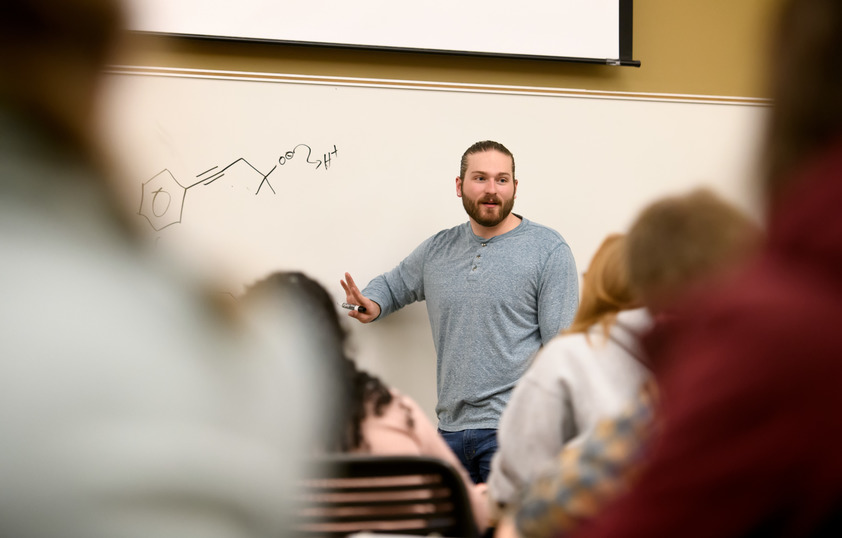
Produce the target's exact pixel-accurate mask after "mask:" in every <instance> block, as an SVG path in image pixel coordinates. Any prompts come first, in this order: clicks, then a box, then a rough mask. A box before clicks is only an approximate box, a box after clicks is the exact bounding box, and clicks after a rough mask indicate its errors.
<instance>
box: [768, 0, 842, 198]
mask: <svg viewBox="0 0 842 538" xmlns="http://www.w3.org/2000/svg"><path fill="white" fill-rule="evenodd" d="M774 35H775V36H776V38H775V40H774V42H773V43H772V51H771V54H770V55H769V56H770V58H769V61H770V65H769V66H768V67H769V72H770V74H771V79H770V81H769V82H770V86H771V88H770V94H771V97H772V101H773V106H772V110H771V113H770V118H769V125H768V129H767V130H766V140H765V148H764V154H763V159H762V165H763V166H764V167H765V170H764V181H765V189H766V193H767V195H768V196H769V197H770V198H772V199H773V200H774V199H776V198H777V197H778V196H779V195H780V194H781V191H782V190H784V189H785V187H786V185H787V184H788V183H789V182H790V181H791V179H792V178H791V175H792V173H793V171H795V170H796V169H798V168H799V167H800V166H801V165H802V164H804V162H805V161H806V160H808V159H810V157H811V156H812V155H813V154H814V153H816V152H819V151H821V150H823V149H824V148H825V147H827V146H828V145H830V144H832V143H833V142H834V141H836V140H838V139H839V138H842V54H840V52H842V2H840V1H839V0H793V1H790V2H787V3H786V4H785V5H784V7H783V10H782V11H781V13H780V18H779V22H778V28H777V32H776V33H775V34H774Z"/></svg>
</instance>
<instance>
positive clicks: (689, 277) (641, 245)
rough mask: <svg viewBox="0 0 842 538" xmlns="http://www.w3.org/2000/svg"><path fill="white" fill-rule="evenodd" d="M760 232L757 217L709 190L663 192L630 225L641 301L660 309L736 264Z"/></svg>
mask: <svg viewBox="0 0 842 538" xmlns="http://www.w3.org/2000/svg"><path fill="white" fill-rule="evenodd" d="M759 238H760V229H759V227H758V226H757V224H756V223H754V222H753V221H752V220H751V219H750V218H749V217H748V216H747V215H746V214H745V213H743V212H742V211H740V210H739V209H737V208H736V207H735V206H733V205H731V204H730V203H728V202H726V201H725V200H723V199H722V198H720V197H719V196H717V195H716V194H714V193H713V192H712V191H710V190H707V189H698V190H694V191H692V192H690V193H687V194H683V195H677V196H669V197H665V198H661V199H659V200H657V201H655V202H653V203H652V204H650V205H649V206H647V207H645V208H644V209H643V211H641V213H640V214H639V215H638V217H637V219H636V220H635V221H634V222H633V223H632V225H631V228H630V229H629V232H628V237H627V251H626V255H627V256H628V263H629V278H630V280H631V283H632V286H633V287H634V289H635V290H637V292H638V293H639V295H640V298H641V299H642V301H643V303H644V304H645V305H646V306H647V307H649V308H650V309H651V310H652V311H653V312H659V311H662V310H664V309H666V308H668V307H669V305H670V304H671V303H672V302H674V301H675V300H677V299H679V298H680V297H681V296H682V295H683V294H684V293H687V292H689V291H691V290H692V289H694V288H696V287H699V286H702V285H704V283H705V282H707V281H708V280H712V279H714V278H716V277H717V276H718V275H720V274H721V273H723V272H725V271H726V270H727V269H729V268H731V267H734V266H736V264H737V263H738V261H739V260H741V259H743V258H744V257H745V256H747V255H748V253H750V252H752V251H753V250H754V249H755V248H756V246H757V245H758V242H759Z"/></svg>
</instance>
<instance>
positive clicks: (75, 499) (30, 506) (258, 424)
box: [0, 0, 306, 538]
mask: <svg viewBox="0 0 842 538" xmlns="http://www.w3.org/2000/svg"><path fill="white" fill-rule="evenodd" d="M2 12H3V14H2V16H0V49H2V50H3V53H2V54H0V260H2V261H0V296H2V298H3V300H2V301H0V335H2V336H0V477H2V483H3V486H2V488H0V535H2V536H15V537H45V536H66V537H87V538H105V537H114V536H122V537H148V536H156V537H173V538H174V537H179V538H190V537H210V536H240V537H247V536H254V537H258V536H283V535H284V533H285V529H286V527H285V521H284V518H283V508H284V502H285V498H286V496H285V494H286V490H285V487H286V486H285V484H287V483H289V481H290V478H291V477H292V476H293V467H292V465H293V462H294V458H295V457H297V456H299V455H300V454H299V453H298V452H296V451H295V450H294V439H290V438H288V437H287V433H288V431H289V430H290V429H293V430H302V429H304V428H305V426H304V424H306V423H299V422H297V420H296V416H297V415H292V414H291V413H290V412H289V410H288V404H289V402H290V401H300V398H299V396H301V397H303V396H305V395H306V393H305V394H303V395H299V394H298V393H297V392H296V391H295V387H294V386H290V384H289V383H287V382H286V381H285V377H284V375H285V368H284V365H283V364H282V363H280V362H278V361H275V360H273V359H272V357H270V356H269V355H268V354H265V353H263V352H262V351H260V348H262V347H263V346H262V344H261V345H260V346H257V345H255V346H252V345H250V344H246V343H244V342H243V341H241V340H240V335H241V334H245V333H241V332H240V328H242V327H243V326H242V325H239V324H237V322H236V319H235V318H232V317H230V314H231V313H230V312H226V311H225V310H223V309H222V308H221V307H219V305H217V304H216V303H214V302H213V301H212V299H209V298H208V297H209V296H206V295H205V294H204V293H203V287H202V286H200V285H199V284H198V283H196V282H192V281H189V280H187V279H185V278H182V277H181V276H178V275H177V274H176V272H175V271H174V270H173V267H172V266H170V265H168V264H166V263H165V261H164V260H160V259H158V258H153V257H151V256H149V255H148V254H147V253H145V252H144V251H143V250H142V249H141V247H140V245H139V244H140V242H139V241H136V238H135V237H134V236H133V235H132V234H131V232H130V226H128V225H127V224H126V221H124V220H123V219H122V218H121V212H120V209H119V207H118V206H117V205H116V204H115V203H114V201H113V200H112V197H111V194H110V191H109V190H108V187H107V180H106V177H107V173H106V172H105V168H104V167H103V166H102V165H101V163H102V162H104V159H103V156H104V155H105V154H106V153H107V151H106V148H103V147H102V146H100V145H99V144H98V143H97V140H96V132H95V129H94V125H95V124H96V117H97V115H96V106H97V103H98V100H97V95H98V89H99V85H100V82H101V78H100V76H101V71H102V69H103V68H104V67H105V66H106V65H107V64H108V63H109V62H110V61H111V60H112V54H113V52H114V50H115V46H116V43H117V42H118V41H119V39H120V35H121V33H120V31H121V22H122V12H121V10H120V9H119V5H118V4H117V3H115V2H111V1H109V0H62V1H61V2H54V1H51V0H7V1H4V2H3V8H2ZM277 333H278V334H280V335H281V336H282V337H284V342H290V343H291V342H295V338H294V334H288V333H287V331H286V330H285V329H284V326H283V325H282V326H280V327H278V329H277ZM284 342H279V343H278V345H279V346H280V345H284ZM267 345H268V344H267ZM301 351H302V353H300V355H303V356H306V353H304V352H305V351H306V350H301ZM288 398H289V400H288Z"/></svg>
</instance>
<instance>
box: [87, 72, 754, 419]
mask: <svg viewBox="0 0 842 538" xmlns="http://www.w3.org/2000/svg"><path fill="white" fill-rule="evenodd" d="M107 82H108V93H107V95H108V96H109V97H108V99H107V100H106V101H104V103H103V106H104V107H105V109H106V110H105V114H104V117H105V118H106V120H105V124H104V125H103V132H104V134H105V135H106V136H107V137H108V139H109V140H110V141H111V142H112V143H113V144H114V150H115V154H116V157H117V159H118V162H119V163H120V170H121V173H120V187H121V192H122V194H123V196H124V198H125V201H126V204H127V206H128V207H129V208H130V209H131V210H132V211H133V212H134V213H135V219H136V220H135V221H136V223H137V224H138V226H139V227H140V229H141V230H142V231H143V233H144V235H145V236H146V237H147V238H148V239H149V240H150V241H155V244H156V245H157V247H158V248H160V249H163V250H166V251H167V253H169V254H174V255H177V256H179V257H180V258H181V259H183V260H184V261H186V262H188V263H190V264H192V265H193V266H195V267H197V268H199V269H202V270H207V271H212V272H221V273H222V274H223V275H224V280H225V282H226V286H228V289H229V291H231V292H232V293H234V294H237V293H239V292H241V291H242V289H243V288H244V287H245V286H246V285H248V284H250V283H252V282H254V281H255V280H257V279H259V278H261V277H263V276H265V275H266V274H268V273H270V272H271V271H275V270H280V269H283V270H303V271H304V272H306V273H308V274H309V275H311V276H312V277H314V278H315V279H316V280H318V281H320V282H321V283H322V284H323V285H324V286H325V287H326V288H327V289H328V290H329V291H330V292H331V293H332V294H333V295H334V297H335V299H336V300H337V302H339V301H342V300H344V293H343V292H342V289H341V287H340V286H339V279H340V278H342V276H343V274H344V272H345V271H349V272H350V273H351V274H352V275H353V276H354V277H355V279H356V280H357V281H358V282H359V283H360V284H361V285H364V284H365V283H367V282H368V281H369V280H370V279H371V278H373V277H374V276H376V275H378V274H380V273H382V272H384V271H386V270H389V269H391V268H392V267H394V266H395V265H396V264H397V263H398V262H399V261H400V260H401V259H402V258H403V257H404V256H406V255H407V254H408V253H409V252H410V251H411V250H412V249H413V248H414V247H415V246H417V245H418V244H419V243H420V242H421V241H422V240H424V239H426V238H427V237H429V236H430V235H432V234H434V233H435V232H437V231H439V230H441V229H444V228H449V227H452V226H455V225H457V224H460V223H463V222H466V221H467V216H466V215H465V212H464V210H463V208H462V204H461V200H460V199H459V198H457V197H456V189H455V178H456V176H457V175H458V173H459V159H460V157H461V154H462V152H463V151H464V150H465V149H466V148H467V147H468V146H469V145H471V144H472V143H473V142H476V141H478V140H484V139H493V140H497V141H499V142H502V143H503V144H505V145H506V146H507V147H508V148H509V149H510V150H511V151H512V152H513V153H514V155H515V159H516V165H517V169H516V172H517V178H518V180H519V185H518V192H517V200H516V202H515V208H514V211H515V212H516V213H518V214H521V215H523V216H525V217H526V218H528V219H530V220H533V221H535V222H538V223H541V224H544V225H547V226H550V227H552V228H554V229H556V230H558V231H559V232H560V233H561V234H562V235H563V236H564V237H565V239H566V240H567V242H568V243H569V244H570V246H571V248H572V251H573V254H574V256H575V258H576V262H577V264H578V266H579V270H580V272H581V271H583V270H584V269H585V268H586V266H587V263H588V262H589V260H590V257H591V256H592V255H593V253H594V251H595V250H596V248H597V246H598V245H599V243H600V242H601V241H602V238H603V237H604V236H605V235H606V234H609V233H612V232H619V231H624V230H625V229H626V228H627V226H628V225H629V224H630V222H631V220H632V219H633V218H634V216H635V215H636V214H637V212H638V211H639V209H640V208H641V207H642V206H643V205H645V204H647V203H649V202H650V201H652V200H653V199H655V198H657V197H659V196H662V195H665V194H672V193H676V192H683V191H685V190H687V189H689V188H691V187H694V186H698V185H703V184H704V185H708V186H711V187H712V188H714V189H716V190H717V191H718V192H720V193H721V194H722V195H723V196H725V197H726V198H729V199H731V200H732V201H734V202H736V203H737V204H739V205H740V206H742V207H744V208H745V209H747V210H748V211H750V212H752V213H754V214H759V209H758V204H757V199H756V196H755V194H754V192H755V190H754V188H753V178H754V174H755V145H756V142H757V134H758V130H759V129H760V128H761V126H762V122H763V119H764V117H765V113H766V111H767V108H766V107H763V106H756V105H741V104H716V103H706V102H695V101H694V102H684V101H680V100H675V99H658V100H651V99H650V100H641V99H634V98H633V97H630V98H598V97H591V96H585V95H583V96H578V95H554V96H548V95H538V94H530V93H529V92H523V93H515V92H503V91H491V90H489V91H476V90H472V91H460V90H458V89H454V88H450V89H445V90H442V89H427V88H425V87H423V86H420V85H419V86H416V87H413V86H409V87H394V88H392V87H383V86H374V85H365V84H357V83H350V82H347V83H341V82H340V81H336V82H331V81H318V82H317V81H307V80H297V81H296V80H293V81H289V80H285V81H280V80H273V79H271V77H269V78H267V79H266V80H238V79H235V78H230V77H226V76H224V75H219V76H211V77H210V78H196V77H192V78H191V77H185V76H160V74H155V75H152V74H149V75H147V74H127V73H119V72H117V73H112V74H110V75H108V77H107ZM156 193H157V194H156ZM173 209H178V211H177V212H173ZM348 321H349V322H351V323H349V324H348V328H349V330H350V331H351V339H352V342H353V344H354V348H355V353H354V355H355V356H356V357H357V359H358V361H359V362H360V364H361V365H362V366H363V367H366V368H368V369H369V370H371V371H373V372H375V373H377V374H379V375H381V376H382V377H383V378H384V379H385V380H386V381H387V382H389V383H391V384H393V385H394V386H396V387H397V388H399V389H400V390H403V391H404V392H406V393H408V394H410V395H411V396H412V397H414V398H415V399H416V400H418V401H419V403H420V404H421V405H422V407H423V408H424V409H425V410H426V411H427V412H428V413H429V414H430V416H431V417H432V416H433V408H434V406H435V399H436V396H435V386H436V385H435V352H434V349H433V345H432V338H431V335H430V327H429V322H428V320H427V317H426V309H425V307H424V305H423V303H421V304H416V305H412V306H410V307H407V308H406V309H404V310H402V311H400V312H398V313H396V314H394V315H392V316H389V317H387V318H385V319H384V320H382V321H378V322H376V323H373V324H370V325H360V324H359V323H357V322H355V321H353V320H350V319H349V320H348Z"/></svg>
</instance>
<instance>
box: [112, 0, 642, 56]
mask: <svg viewBox="0 0 842 538" xmlns="http://www.w3.org/2000/svg"><path fill="white" fill-rule="evenodd" d="M127 4H128V7H129V8H130V11H129V12H130V17H129V22H130V28H131V29H132V30H136V31H142V32H154V33H170V34H182V35H194V36H217V37H224V38H238V39H258V40H270V41H282V42H297V43H319V44H331V45H349V46H358V47H376V48H394V49H422V50H431V51H447V52H461V53H481V54H491V55H514V56H537V57H550V58H588V59H598V60H601V61H603V62H606V61H607V60H612V61H616V60H619V59H620V58H621V57H622V58H623V59H631V50H630V49H631V31H632V26H631V0H623V1H619V0H554V1H551V0H522V1H520V2H518V3H517V4H516V5H513V4H512V3H511V2H506V1H504V0H482V1H480V0H461V1H458V2H453V1H450V0H427V1H425V2H413V3H407V2H394V1H389V0H357V1H354V2H349V1H346V0H309V1H307V2H277V1H273V0H239V1H237V2H230V1H222V0H215V1H214V0H130V1H129V2H127ZM621 5H623V7H621ZM621 13H623V21H622V22H623V23H624V24H622V25H621ZM621 28H622V29H623V30H622V31H623V32H624V33H626V34H628V35H627V36H626V40H625V41H624V43H626V44H627V45H626V46H627V47H628V49H629V50H628V51H624V52H623V53H621V38H620V34H621Z"/></svg>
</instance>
